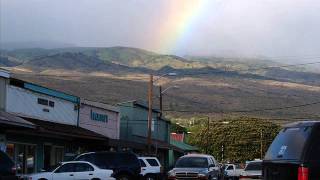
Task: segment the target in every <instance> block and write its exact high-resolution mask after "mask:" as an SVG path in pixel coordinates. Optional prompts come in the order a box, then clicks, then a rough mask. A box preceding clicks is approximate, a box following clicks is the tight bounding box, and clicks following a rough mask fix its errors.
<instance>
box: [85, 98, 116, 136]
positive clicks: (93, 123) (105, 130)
mask: <svg viewBox="0 0 320 180" xmlns="http://www.w3.org/2000/svg"><path fill="white" fill-rule="evenodd" d="M91 111H92V112H94V113H98V114H101V115H107V117H108V118H107V122H102V121H97V120H93V119H92V118H91ZM119 121H120V119H119V113H118V112H115V111H111V110H106V109H103V108H98V107H94V106H91V105H86V104H81V108H80V118H79V125H80V127H83V128H85V129H88V130H91V131H93V132H96V133H99V134H102V135H104V136H106V137H108V138H111V139H119V136H120V127H119V126H120V122H119Z"/></svg>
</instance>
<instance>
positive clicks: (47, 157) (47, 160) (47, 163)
mask: <svg viewBox="0 0 320 180" xmlns="http://www.w3.org/2000/svg"><path fill="white" fill-rule="evenodd" d="M43 154H44V160H43V169H45V170H48V169H49V168H50V167H51V146H50V145H44V153H43Z"/></svg>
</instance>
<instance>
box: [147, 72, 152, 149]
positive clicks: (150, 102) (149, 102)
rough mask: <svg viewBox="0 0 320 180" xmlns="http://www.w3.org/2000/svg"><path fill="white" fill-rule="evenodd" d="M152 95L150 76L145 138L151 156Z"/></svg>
mask: <svg viewBox="0 0 320 180" xmlns="http://www.w3.org/2000/svg"><path fill="white" fill-rule="evenodd" d="M152 94H153V75H152V74H150V80H149V89H148V108H149V112H148V137H147V145H148V153H149V154H151V145H152V137H151V136H152V134H151V126H152V96H153V95H152Z"/></svg>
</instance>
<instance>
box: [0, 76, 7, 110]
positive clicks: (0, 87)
mask: <svg viewBox="0 0 320 180" xmlns="http://www.w3.org/2000/svg"><path fill="white" fill-rule="evenodd" d="M6 84H7V79H5V78H2V77H1V76H0V110H5V103H6Z"/></svg>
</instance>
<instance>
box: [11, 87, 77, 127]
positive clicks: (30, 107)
mask: <svg viewBox="0 0 320 180" xmlns="http://www.w3.org/2000/svg"><path fill="white" fill-rule="evenodd" d="M38 98H43V99H47V100H49V101H53V102H54V107H50V106H45V105H41V104H38ZM6 108H7V111H8V112H13V113H17V114H19V115H21V116H25V117H31V118H37V119H40V120H45V121H51V122H56V123H62V124H69V125H77V124H78V111H77V110H75V104H74V103H72V102H69V101H66V100H62V99H60V98H54V97H51V96H48V95H44V94H40V93H35V92H33V91H29V90H26V89H23V88H19V87H16V86H12V85H10V86H8V88H7V100H6ZM47 111H49V112H47Z"/></svg>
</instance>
